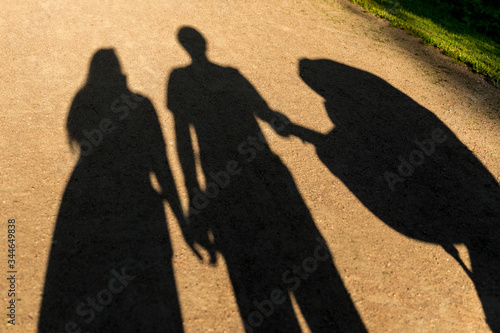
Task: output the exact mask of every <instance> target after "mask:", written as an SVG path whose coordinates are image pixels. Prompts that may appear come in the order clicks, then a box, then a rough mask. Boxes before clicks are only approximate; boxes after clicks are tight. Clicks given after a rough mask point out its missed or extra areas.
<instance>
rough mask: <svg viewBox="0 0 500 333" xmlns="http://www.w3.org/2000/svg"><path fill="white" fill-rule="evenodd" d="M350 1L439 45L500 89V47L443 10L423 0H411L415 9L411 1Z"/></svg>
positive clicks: (439, 47) (423, 40)
mask: <svg viewBox="0 0 500 333" xmlns="http://www.w3.org/2000/svg"><path fill="white" fill-rule="evenodd" d="M350 1H351V2H353V3H355V4H358V5H360V6H362V7H363V8H364V9H365V10H366V11H368V12H372V13H375V14H376V15H377V16H379V17H381V18H384V19H386V20H388V21H389V22H390V24H391V25H392V26H395V27H398V28H402V29H404V30H407V31H409V32H410V33H411V34H413V35H414V36H416V37H420V38H421V39H422V42H423V43H424V44H428V45H432V46H435V47H437V48H438V49H440V50H441V51H442V52H443V53H444V54H445V55H447V56H449V57H451V58H454V59H456V60H459V61H461V62H463V63H465V64H467V65H468V66H469V67H470V68H472V70H473V71H474V72H476V73H479V74H482V75H484V76H486V79H487V80H488V81H490V82H491V83H492V84H493V85H494V86H496V87H497V88H500V45H499V44H498V43H496V42H495V41H494V40H493V39H491V38H489V37H487V36H485V35H483V34H480V33H478V32H476V31H474V30H472V29H469V28H468V27H467V25H466V24H465V23H463V22H460V21H458V20H457V19H455V18H453V17H452V16H451V15H449V14H448V13H446V12H443V11H442V9H441V8H439V7H437V6H433V5H431V4H429V2H428V1H427V2H424V1H422V0H413V1H411V7H410V5H409V1H408V0H406V1H403V0H402V1H398V0H350ZM409 8H411V9H409ZM436 22H439V23H436Z"/></svg>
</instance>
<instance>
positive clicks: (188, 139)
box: [167, 27, 365, 332]
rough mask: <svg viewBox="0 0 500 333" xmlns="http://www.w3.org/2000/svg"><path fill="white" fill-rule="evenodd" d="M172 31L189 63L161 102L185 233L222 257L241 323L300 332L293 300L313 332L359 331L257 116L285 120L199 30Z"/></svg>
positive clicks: (277, 125) (250, 328) (275, 122)
mask: <svg viewBox="0 0 500 333" xmlns="http://www.w3.org/2000/svg"><path fill="white" fill-rule="evenodd" d="M178 37H179V42H180V43H181V45H182V46H183V47H184V48H185V49H186V50H187V52H188V53H189V54H190V56H191V58H192V63H191V64H190V65H188V66H187V67H183V68H177V69H175V70H174V71H173V72H172V73H171V75H170V78H169V80H168V94H167V101H168V102H167V107H168V109H170V110H171V112H172V113H173V115H174V119H175V129H176V136H177V149H178V154H179V159H180V162H181V165H182V169H183V171H184V176H185V185H186V188H187V190H188V192H189V197H190V209H189V216H188V223H187V224H186V225H185V226H184V228H183V232H184V233H185V237H186V239H187V240H188V242H189V243H190V244H191V246H192V247H193V249H195V247H194V245H195V244H199V245H201V246H203V247H204V248H206V249H207V250H209V252H210V253H211V259H212V260H211V261H212V263H214V261H215V258H216V256H215V251H218V252H219V253H220V254H222V256H223V257H224V259H225V262H226V264H227V268H228V271H229V276H230V279H231V283H232V286H233V291H234V295H235V298H236V301H237V304H238V308H239V311H240V315H241V317H242V320H243V322H244V325H245V329H246V331H247V332H256V331H259V332H300V326H299V324H298V320H297V316H296V314H295V311H294V309H293V307H292V299H295V300H296V302H297V304H298V306H299V307H300V310H301V311H302V314H303V315H304V318H305V320H306V321H307V324H308V325H309V327H310V328H311V330H312V331H313V332H337V331H342V332H364V331H365V328H364V325H363V323H362V321H361V319H360V317H359V315H358V313H357V311H356V309H355V307H354V304H353V302H352V301H351V298H350V295H349V293H348V292H347V290H346V288H345V286H344V284H343V282H342V279H341V277H340V276H339V273H338V272H337V270H336V268H335V266H334V264H333V262H332V257H331V253H330V251H329V250H328V248H327V246H326V244H325V242H324V240H323V237H322V236H321V234H320V232H319V230H318V229H317V227H316V225H315V223H314V220H313V218H312V216H311V214H310V212H309V210H308V208H307V206H306V204H305V203H304V201H303V199H302V197H301V196H300V193H299V192H298V190H297V188H296V185H295V183H294V180H293V177H292V175H291V174H290V172H289V171H288V169H287V168H286V166H285V165H284V164H283V163H282V161H281V160H280V158H279V157H278V156H277V155H275V154H274V153H273V152H272V151H271V149H270V147H269V145H268V143H267V140H266V138H265V137H264V135H263V133H262V132H261V129H260V127H259V124H258V122H257V118H259V119H261V120H263V121H265V122H267V123H269V124H270V125H271V126H272V127H273V128H274V130H275V131H276V132H277V133H278V134H280V133H281V130H284V128H285V127H286V123H287V122H288V120H287V119H286V117H284V116H283V115H281V114H279V113H278V112H276V111H273V110H271V109H270V108H269V107H268V105H267V103H266V102H265V101H264V100H263V99H262V97H261V96H260V95H259V93H258V92H257V91H256V89H255V88H254V87H253V86H252V85H251V84H250V82H248V80H246V79H245V78H244V77H243V75H242V74H240V73H239V71H238V70H236V69H234V68H230V67H222V66H219V65H217V64H214V63H212V62H210V61H209V60H208V59H207V57H206V41H205V39H204V37H203V36H202V35H201V34H200V33H199V32H198V31H197V30H195V29H194V28H190V27H183V28H181V29H180V31H179V34H178ZM191 132H193V133H191ZM195 140H196V141H197V144H198V146H199V161H200V162H199V163H200V165H199V166H200V167H201V170H202V171H201V172H202V173H203V175H204V178H205V180H206V185H205V186H201V184H200V183H199V181H198V177H197V171H196V163H197V162H196V156H195V149H194V146H195V142H194V141H195ZM195 252H196V250H195ZM198 255H199V256H200V258H201V255H200V254H198Z"/></svg>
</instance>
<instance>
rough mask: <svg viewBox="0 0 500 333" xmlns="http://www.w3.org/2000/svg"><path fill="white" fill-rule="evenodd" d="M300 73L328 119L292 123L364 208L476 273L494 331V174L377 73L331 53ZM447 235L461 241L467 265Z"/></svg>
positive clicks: (497, 198) (303, 64)
mask: <svg viewBox="0 0 500 333" xmlns="http://www.w3.org/2000/svg"><path fill="white" fill-rule="evenodd" d="M299 74H300V76H301V78H302V79H303V80H304V82H305V83H306V84H308V85H309V86H310V87H311V88H312V89H313V90H314V91H315V92H317V93H318V94H319V95H320V96H322V97H323V98H324V99H325V108H326V111H327V113H328V116H329V117H330V119H331V120H332V122H333V123H334V125H335V128H334V129H333V130H332V131H331V132H330V133H328V134H326V135H322V134H319V133H316V132H314V131H311V130H308V129H305V128H302V127H300V126H297V125H293V124H290V125H289V129H290V132H291V133H293V134H294V135H296V136H298V137H300V138H302V139H303V140H304V141H308V142H310V143H312V144H314V145H315V146H316V150H317V154H318V157H319V158H320V159H321V161H322V162H323V163H324V164H325V165H326V166H327V167H328V168H329V169H330V171H331V172H332V173H333V174H334V175H335V176H337V177H338V178H339V179H340V180H341V181H342V182H343V183H344V184H345V185H346V186H347V187H348V188H349V190H350V191H351V192H352V193H353V194H354V195H356V197H357V198H358V199H359V200H360V201H361V202H362V203H363V205H365V206H366V207H367V208H368V209H370V211H371V212H372V213H373V214H375V215H376V216H377V217H378V218H380V219H381V220H382V221H383V222H384V223H386V224H387V225H389V226H390V227H392V228H393V229H395V230H396V231H398V232H400V233H402V234H403V235H406V236H408V237H411V238H414V239H418V240H421V241H425V242H432V243H436V244H439V245H441V246H442V247H443V248H444V249H445V250H446V251H447V252H448V253H449V254H451V255H452V256H453V257H454V258H455V259H456V260H457V262H458V263H459V264H460V265H461V266H462V268H463V269H464V270H465V272H466V273H467V274H468V275H469V276H470V278H471V279H472V281H473V282H474V284H475V286H476V289H477V293H478V296H479V298H480V299H481V302H482V304H483V308H484V311H485V314H486V317H487V322H488V324H489V325H490V327H491V328H492V330H493V331H494V332H499V331H500V312H499V310H500V290H499V286H500V284H499V282H500V280H499V279H500V272H499V267H500V249H499V236H500V234H499V228H498V226H499V224H498V223H499V221H500V220H499V217H500V205H499V203H500V191H499V186H498V183H497V182H496V180H495V179H494V177H493V176H492V175H491V174H490V173H489V172H488V170H487V169H486V168H485V167H484V166H483V165H482V164H481V162H480V161H479V160H478V159H477V158H476V157H475V156H474V154H473V153H472V152H470V151H469V150H468V149H467V147H466V146H464V145H463V144H462V143H461V142H460V140H459V139H458V138H457V137H456V136H455V135H454V134H453V132H452V131H451V130H450V129H449V128H447V126H446V125H445V124H444V123H443V122H441V121H440V120H439V119H438V118H437V117H436V116H435V115H434V114H433V113H432V112H430V111H429V110H427V109H425V108H423V107H422V106H420V105H418V104H417V103H416V102H415V101H413V100H412V99H411V98H409V97H408V96H406V95H405V94H403V93H402V92H400V91H398V90H397V89H396V88H394V87H392V86H391V85H389V84H388V83H387V82H385V81H384V80H382V79H380V78H378V77H377V76H375V75H372V74H370V73H367V72H365V71H362V70H359V69H355V68H352V67H349V66H346V65H343V64H340V63H337V62H334V61H331V60H327V59H319V60H309V59H302V60H301V61H300V63H299ZM454 244H465V245H466V247H467V249H468V251H469V256H470V259H471V266H472V267H471V269H469V268H467V266H466V265H465V264H464V263H463V261H462V260H461V258H460V256H459V254H458V251H457V249H456V248H455V246H454Z"/></svg>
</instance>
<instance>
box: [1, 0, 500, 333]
mask: <svg viewBox="0 0 500 333" xmlns="http://www.w3.org/2000/svg"><path fill="white" fill-rule="evenodd" d="M186 25H188V26H192V27H194V28H196V29H197V30H198V31H199V32H201V33H202V34H203V36H204V37H205V39H206V40H207V42H208V58H209V59H210V60H211V61H213V62H215V63H217V64H220V65H223V66H231V67H233V68H237V69H238V70H239V71H240V73H241V74H242V75H243V76H244V77H245V78H246V79H247V80H248V81H249V82H250V83H251V84H252V85H253V86H254V87H255V88H256V90H257V91H258V92H259V93H260V95H261V96H262V98H263V99H264V100H265V101H266V102H267V103H268V105H269V106H270V107H271V108H272V109H273V110H278V111H279V112H281V113H283V114H285V115H286V116H287V117H288V118H289V119H290V120H291V121H292V122H293V123H295V124H299V125H301V126H303V127H306V128H309V129H314V130H315V131H317V132H321V133H324V134H325V133H328V132H329V131H330V130H332V128H333V127H334V124H332V122H331V120H330V119H329V117H328V116H327V114H326V112H325V106H324V105H323V102H324V101H323V98H322V97H321V96H319V95H318V94H317V93H316V92H314V91H313V90H312V89H311V88H310V87H309V86H308V85H307V84H305V83H304V81H303V80H301V78H300V77H299V75H298V63H299V60H300V59H302V58H309V59H320V58H324V59H330V60H333V61H335V62H338V63H342V64H345V65H347V66H351V67H353V68H357V69H361V70H364V71H366V72H369V73H371V74H373V75H376V76H378V77H379V78H381V79H382V80H384V81H386V82H387V83H389V84H390V85H392V86H393V87H395V88H396V89H397V90H399V91H400V92H402V93H403V94H406V95H407V96H409V97H410V98H411V99H413V101H415V102H416V103H418V104H420V105H421V106H422V107H424V108H426V109H427V110H429V111H431V112H432V113H433V114H434V115H436V116H437V118H439V119H440V120H441V121H442V122H443V123H444V124H446V126H447V127H448V128H449V129H450V130H451V131H452V132H453V133H454V134H455V135H456V136H457V137H458V139H459V140H461V141H462V143H463V144H464V145H465V146H467V147H468V149H469V150H470V151H472V152H473V154H474V155H475V156H476V157H477V158H478V159H479V160H480V162H481V163H482V164H483V165H484V166H485V167H486V168H487V169H488V170H489V172H490V173H491V174H492V175H493V176H494V177H495V179H496V181H497V182H498V181H499V180H500V140H499V138H500V137H499V135H500V134H499V133H500V131H499V130H500V121H499V118H498V116H499V110H500V92H499V91H498V90H496V89H494V88H493V87H492V86H490V85H488V84H487V83H486V82H485V81H484V79H483V78H481V77H479V76H477V75H475V74H472V73H470V72H469V70H468V69H467V68H466V67H465V66H462V65H457V64H455V63H454V62H453V61H452V60H449V59H447V58H446V57H444V56H442V55H441V54H440V53H439V52H438V51H436V50H435V49H433V48H432V47H428V46H423V45H421V44H419V42H418V40H417V39H415V38H413V37H411V36H408V35H407V34H406V33H404V32H402V31H400V30H397V29H395V28H391V27H389V26H388V24H387V23H386V22H384V21H382V20H380V19H378V18H375V17H373V16H372V15H370V14H367V13H364V12H363V11H362V10H361V9H359V8H358V7H356V6H353V5H350V4H349V3H347V2H345V1H321V0H280V1H272V2H269V1H260V0H259V1H249V0H244V1H243V0H242V1H220V0H219V1H212V0H207V1H176V0H169V1H145V2H144V1H125V2H121V3H116V2H114V1H109V0H104V1H103V0H100V1H94V0H91V1H84V2H81V3H80V4H68V2H65V1H59V0H42V1H23V2H16V1H7V2H4V5H3V11H2V14H1V16H0V26H1V28H2V32H3V33H2V37H1V38H0V40H1V44H0V45H1V48H0V55H1V66H0V80H1V82H2V85H1V86H2V89H1V90H0V105H1V109H2V115H1V117H2V120H1V122H0V124H1V125H0V128H1V131H0V132H1V138H2V140H1V141H0V144H1V157H0V165H1V167H0V175H1V177H0V179H1V187H0V207H1V209H0V220H1V221H2V225H3V227H2V230H3V232H2V233H1V237H0V240H1V244H2V246H0V247H1V248H2V249H3V250H2V251H4V254H3V256H4V259H3V260H2V272H5V274H4V273H2V276H4V275H7V273H6V271H7V270H8V267H7V261H6V254H7V253H6V252H7V250H8V243H7V237H6V235H7V232H6V231H7V220H8V219H13V218H14V219H15V220H16V246H17V247H16V268H17V271H18V272H17V286H16V288H17V289H16V297H17V308H16V325H15V326H12V325H9V324H8V323H7V319H6V316H5V314H4V312H5V313H7V312H6V309H5V308H6V306H7V302H8V299H9V297H7V290H8V285H7V282H6V281H7V280H6V278H4V277H2V278H1V279H0V281H1V282H0V292H1V295H2V297H1V299H2V306H1V308H2V309H4V310H2V318H3V319H2V322H1V323H0V331H2V332H36V331H37V325H38V318H39V313H40V307H41V303H42V297H43V288H44V282H45V274H46V270H47V264H48V258H49V255H50V249H51V244H52V236H53V232H54V228H55V224H56V220H57V215H58V211H59V208H60V204H61V199H62V196H63V193H64V190H65V188H66V185H67V182H68V180H69V177H70V175H71V173H72V170H73V168H74V166H75V163H76V162H77V160H78V154H77V153H76V152H74V151H72V150H71V147H70V145H69V144H68V138H67V133H66V120H67V116H68V111H69V108H70V105H71V103H72V100H73V98H74V96H75V94H76V93H77V91H78V90H79V89H80V88H81V87H82V85H83V84H84V83H85V80H86V76H87V73H88V68H89V63H90V60H91V57H92V55H93V54H94V53H95V52H96V51H97V50H99V49H101V48H114V49H115V51H116V54H117V55H118V57H119V60H120V62H121V65H122V69H123V72H124V73H125V74H126V76H127V83H128V87H129V88H130V89H131V90H132V91H135V92H137V93H140V94H143V95H145V96H147V97H148V98H149V99H150V100H151V101H152V103H153V105H154V107H155V109H156V111H157V113H158V117H159V120H160V123H161V126H162V130H163V134H164V137H165V141H166V144H167V151H168V158H169V160H170V164H171V165H172V169H173V173H174V177H175V180H176V183H177V185H178V189H179V192H180V193H181V197H182V202H183V205H184V208H185V209H187V205H188V199H187V192H186V189H185V188H184V187H183V186H182V184H183V175H182V171H181V167H180V163H179V158H178V156H177V154H176V153H175V152H176V146H175V145H176V142H175V131H174V119H173V116H172V114H171V113H170V112H169V111H168V110H167V107H166V84H167V79H168V77H169V75H170V73H171V71H172V70H173V69H174V68H176V67H181V66H185V65H187V64H188V63H189V57H188V55H187V53H186V52H185V51H184V50H183V48H182V47H181V46H180V44H179V42H178V41H177V37H176V34H177V31H178V30H179V28H180V27H181V26H186ZM261 126H262V128H263V130H264V134H265V136H266V138H267V139H268V141H269V145H270V147H271V149H272V150H273V151H274V153H275V154H277V155H278V156H279V157H280V158H281V160H282V161H283V163H284V164H285V165H286V166H287V168H288V169H289V170H290V172H291V174H292V176H293V179H294V181H295V185H296V186H297V188H298V190H299V192H300V194H301V196H302V198H303V200H304V201H305V203H306V205H307V207H308V208H309V211H310V213H311V215H312V217H313V219H314V222H315V224H316V227H317V228H318V229H319V231H320V232H321V234H322V235H323V237H324V238H325V240H326V242H327V244H328V247H329V249H330V251H331V253H332V254H333V257H334V263H335V266H336V268H337V270H338V272H339V274H340V276H341V278H342V281H343V283H344V285H345V286H346V288H347V290H348V291H349V293H350V295H351V298H352V300H353V303H354V304H355V307H356V309H357V311H358V313H359V315H360V317H361V319H362V321H363V323H364V325H365V327H366V329H367V330H368V331H369V332H488V331H490V328H489V327H488V325H487V323H486V321H485V315H484V311H483V308H482V305H481V302H480V299H479V298H478V295H477V293H476V289H475V287H474V284H473V282H472V281H471V279H470V278H469V277H468V276H467V274H466V273H465V271H464V270H463V269H462V268H461V267H460V265H459V264H458V263H457V262H456V261H455V260H454V259H453V258H452V257H451V256H450V255H449V254H448V253H446V252H445V251H444V250H443V249H442V247H440V246H438V245H436V244H431V243H428V242H421V241H418V240H414V239H411V238H408V237H406V236H405V235H402V234H401V233H398V232H397V231H395V230H394V229H392V228H390V227H389V226H388V225H386V224H385V223H384V222H383V221H381V220H380V219H379V218H377V217H376V216H375V215H374V214H373V213H372V212H371V211H370V210H369V209H368V208H366V207H365V205H363V204H362V203H361V202H360V200H359V199H358V198H357V197H356V196H355V195H354V194H353V193H351V191H350V190H349V189H348V188H347V187H346V186H345V185H344V184H343V182H342V181H341V180H340V179H339V178H337V177H336V176H334V175H333V174H332V173H331V172H330V171H329V170H328V168H327V167H325V165H324V164H323V163H322V162H321V161H320V159H319V158H318V156H317V154H316V150H315V148H314V146H313V145H311V144H308V143H304V142H303V141H302V140H300V139H299V138H296V137H293V136H291V137H289V138H283V137H281V136H278V135H277V134H276V133H274V131H272V130H271V128H270V127H269V125H268V124H264V123H262V122H261ZM165 209H166V211H167V217H168V218H167V224H168V229H169V230H170V235H171V241H172V246H173V251H174V257H173V267H174V274H175V280H176V282H175V283H176V286H177V290H178V294H179V300H180V307H181V312H182V318H183V325H184V329H185V331H186V332H242V331H244V328H243V322H242V320H241V318H240V316H239V311H238V307H237V305H236V301H235V297H234V294H233V290H232V287H231V282H230V279H229V276H228V270H227V268H226V265H225V264H224V258H223V257H222V256H219V258H218V259H219V260H218V263H217V265H216V267H210V266H209V265H207V263H206V260H205V262H200V261H199V260H198V259H197V258H196V256H195V255H194V254H193V253H192V252H191V250H190V249H189V247H188V246H187V245H186V243H185V242H184V240H183V237H182V234H181V230H180V228H179V226H178V223H177V220H176V219H175V218H174V215H173V214H171V209H170V207H169V206H168V205H165ZM497 218H498V216H497ZM457 248H458V251H459V253H460V256H461V258H462V259H463V260H464V262H465V265H469V266H470V262H469V260H468V258H469V254H468V252H467V249H466V247H464V246H461V245H457ZM295 311H296V313H297V316H298V318H299V321H300V324H301V327H302V329H303V331H304V332H307V331H308V330H309V328H308V327H307V324H306V322H305V320H304V319H303V318H302V314H301V313H300V310H299V309H298V307H297V305H296V304H295Z"/></svg>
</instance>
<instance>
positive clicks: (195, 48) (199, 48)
mask: <svg viewBox="0 0 500 333" xmlns="http://www.w3.org/2000/svg"><path fill="white" fill-rule="evenodd" d="M177 39H178V40H179V43H180V44H181V45H182V47H184V49H185V50H186V51H187V52H188V53H189V55H190V56H191V58H192V59H193V60H198V59H201V58H205V53H206V50H207V41H206V40H205V38H204V37H203V35H202V34H201V33H200V32H199V31H198V30H196V29H195V28H192V27H188V26H184V27H181V28H180V29H179V32H178V33H177Z"/></svg>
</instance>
